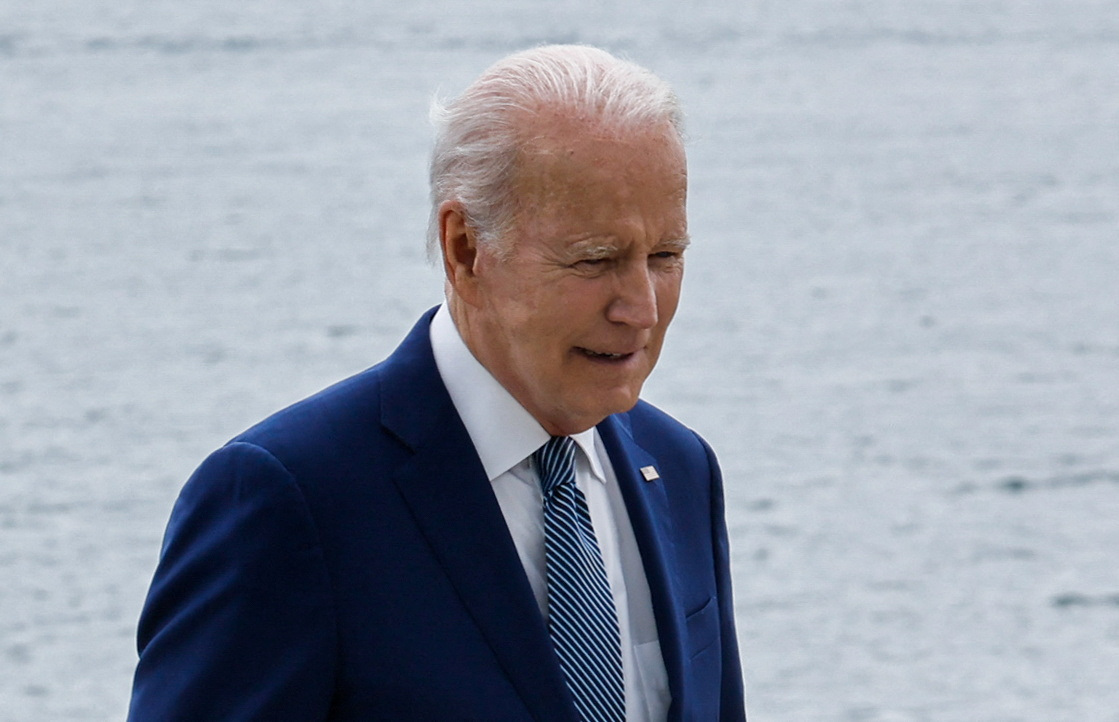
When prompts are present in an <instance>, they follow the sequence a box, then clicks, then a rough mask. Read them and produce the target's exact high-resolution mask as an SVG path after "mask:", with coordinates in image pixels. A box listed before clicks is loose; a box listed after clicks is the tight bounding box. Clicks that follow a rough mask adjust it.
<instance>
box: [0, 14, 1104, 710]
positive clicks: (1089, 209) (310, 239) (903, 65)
mask: <svg viewBox="0 0 1119 722" xmlns="http://www.w3.org/2000/svg"><path fill="white" fill-rule="evenodd" d="M546 41H547V42H555V41H561V42H586V43H593V44H598V45H602V46H604V47H606V48H608V49H610V50H613V51H615V52H618V53H621V54H624V55H627V56H629V57H631V58H633V59H634V60H636V61H638V62H640V63H642V64H645V65H647V66H648V67H650V68H652V69H653V70H655V71H656V72H657V73H659V74H660V75H662V76H663V77H665V78H666V79H668V80H669V81H671V82H672V83H673V84H674V85H675V86H676V87H677V88H678V90H679V92H680V94H681V96H682V97H683V99H684V102H685V104H686V107H687V110H688V113H689V123H690V136H691V145H690V158H691V176H692V188H691V192H692V194H691V200H690V211H691V221H692V234H693V236H694V238H695V244H694V247H693V250H692V251H690V252H689V259H688V264H689V266H688V278H687V279H686V281H685V295H684V300H683V305H682V307H681V310H680V313H679V315H678V319H677V321H676V325H675V326H674V329H673V331H672V332H671V333H670V336H669V342H668V348H667V350H666V353H665V355H664V357H663V359H662V362H661V366H660V368H659V369H658V371H657V373H656V374H655V375H654V377H653V379H652V380H651V382H650V384H649V386H648V394H647V397H648V398H650V399H651V400H653V401H654V402H656V403H659V404H660V405H662V406H663V407H665V408H666V409H668V410H669V411H671V412H672V413H674V414H675V415H676V416H678V417H679V418H681V419H682V420H684V421H685V422H687V423H689V424H690V425H692V426H693V427H694V428H696V429H697V430H699V431H700V432H701V433H703V434H704V435H705V436H707V438H708V439H709V440H711V442H712V443H713V444H714V446H715V448H716V449H717V451H718V452H719V453H720V456H721V459H722V462H723V464H724V467H725V473H726V479H727V494H728V513H729V524H730V527H731V532H732V541H733V551H734V563H735V579H736V584H737V611H738V616H739V624H740V636H741V643H742V651H743V655H744V660H745V665H746V672H747V687H748V698H749V707H750V710H751V719H752V721H753V722H814V721H817V720H819V721H824V722H831V721H836V722H839V721H843V722H858V721H864V722H876V721H877V722H907V721H922V722H948V721H953V722H977V721H991V722H994V721H998V722H1011V721H1015V722H1017V721H1024V720H1037V719H1043V720H1047V721H1048V722H1054V721H1061V720H1069V721H1076V722H1112V721H1114V720H1119V551H1117V550H1119V283H1117V278H1119V273H1117V270H1119V1H1117V0H858V1H857V0H849V1H844V0H786V1H785V2H777V1H776V0H772V1H771V0H743V1H742V2H724V1H721V0H719V1H716V0H699V1H696V2H680V1H679V0H672V1H670V0H655V1H650V2H637V0H557V1H556V2H551V3H548V4H544V3H535V2H531V1H530V0H511V1H509V2H498V1H497V0H490V1H489V2H464V3H455V4H452V3H445V2H434V1H431V0H413V1H411V2H408V3H388V2H369V3H357V2H351V1H347V0H329V1H325V2H318V3H301V2H295V1H294V0H272V1H271V2H247V3H225V2H218V1H217V0H183V1H180V2H171V1H169V0H146V1H144V2H141V1H139V0H112V2H109V0H80V1H79V0H45V1H44V0H6V2H4V3H3V4H2V5H0V261H2V268H0V719H2V720H13V721H15V720H19V721H24V720H36V721H38V720H112V719H120V718H122V717H123V715H124V711H125V709H126V706H127V696H128V691H129V685H130V677H131V673H132V667H133V665H134V662H135V648H134V628H135V620H136V617H137V614H138V612H139V609H140V605H141V603H142V601H143V596H144V593H145V590H146V587H147V584H148V582H149V579H150V575H151V573H152V570H153V569H154V565H155V562H156V555H157V553H158V548H159V542H160V538H161V534H162V530H163V526H164V524H165V522H166V519H167V515H168V512H169V511H170V507H171V504H172V502H173V500H174V498H175V495H176V493H177V491H178V489H179V487H180V485H181V484H182V483H183V482H184V480H185V479H186V477H187V476H188V475H189V473H190V472H191V471H192V470H193V468H194V467H195V465H196V464H197V463H198V462H199V461H200V460H201V459H202V458H203V457H204V456H205V454H206V453H208V452H209V451H210V450H211V449H212V448H214V447H215V446H217V445H219V444H221V443H222V442H223V441H224V440H225V439H227V438H228V437H230V436H232V435H233V434H235V433H237V432H238V431H240V430H241V429H242V428H244V427H245V426H247V425H248V424H250V423H252V422H254V421H255V420H257V419H259V418H260V417H262V416H264V415H265V414H267V413H268V412H270V411H272V410H274V409H277V408H279V407H281V406H284V405H286V404H287V403H289V402H291V401H293V400H295V399H297V398H300V397H302V396H304V395H306V394H309V393H311V392H313V391H315V390H317V389H318V388H320V387H322V386H324V385H326V384H328V383H330V382H332V381H334V380H337V379H339V378H342V377H344V376H347V375H349V374H351V373H354V372H356V371H358V370H360V369H362V368H364V367H366V366H368V365H370V364H372V363H374V362H375V361H377V360H379V359H380V358H381V357H383V356H384V355H385V354H386V353H387V352H388V351H389V350H390V349H391V348H392V347H393V346H395V344H396V343H397V342H398V340H399V339H400V338H401V337H402V336H403V334H404V333H405V332H406V331H407V329H408V328H409V327H410V326H411V324H412V323H413V321H414V319H415V318H416V316H417V315H418V314H419V313H420V312H421V311H423V310H424V309H425V308H427V307H429V306H430V305H433V304H434V303H436V302H438V300H439V298H440V296H441V283H440V280H439V277H438V274H437V273H436V272H435V271H434V270H433V269H432V268H430V267H429V266H428V265H427V263H426V261H425V258H424V253H423V250H422V247H423V242H422V236H423V232H424V225H425V221H426V213H427V208H426V187H425V175H426V156H427V152H428V145H429V139H430V135H429V129H428V126H427V123H426V111H427V106H428V102H429V99H430V97H431V95H432V94H433V93H434V92H436V91H439V90H441V91H442V92H443V93H450V94H453V93H454V92H457V91H458V90H460V89H461V88H462V87H463V86H464V85H465V84H466V83H467V82H468V81H469V80H470V79H472V78H473V77H474V76H475V75H476V74H477V73H479V72H480V71H481V70H482V69H484V68H485V67H486V66H487V65H489V64H490V63H491V62H492V61H494V60H496V59H497V58H498V57H500V56H502V55H504V54H506V53H507V52H511V51H514V50H517V49H520V48H522V47H525V46H529V45H533V44H537V43H540V42H546Z"/></svg>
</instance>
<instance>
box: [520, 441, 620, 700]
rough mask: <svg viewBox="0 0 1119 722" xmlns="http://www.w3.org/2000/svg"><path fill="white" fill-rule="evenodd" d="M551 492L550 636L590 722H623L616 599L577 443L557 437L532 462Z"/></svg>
mask: <svg viewBox="0 0 1119 722" xmlns="http://www.w3.org/2000/svg"><path fill="white" fill-rule="evenodd" d="M533 459H535V461H536V470H537V473H538V474H539V475H540V486H541V489H542V490H543V492H544V556H545V558H546V561H547V568H548V630H549V632H550V633H551V636H552V646H553V647H554V648H555V650H556V655H557V656H558V657H559V662H560V667H561V668H562V669H563V676H564V679H565V680H566V681H567V688H568V689H569V690H571V695H572V696H573V697H574V698H575V706H576V707H577V708H578V709H579V714H580V715H582V718H583V720H585V722H622V721H623V720H624V719H625V714H626V705H625V686H624V683H623V677H622V651H621V639H620V637H619V633H618V613H617V611H616V610H615V609H614V597H613V595H612V594H611V593H610V584H609V582H607V581H606V568H605V567H604V566H603V564H602V552H601V551H600V550H599V548H598V541H597V540H596V539H595V535H594V527H593V526H592V525H591V517H590V513H589V512H588V511H587V500H586V498H585V497H584V496H583V492H582V491H580V490H579V488H578V487H576V486H575V442H574V441H572V440H571V439H570V438H568V437H566V436H553V437H552V438H551V440H550V441H548V443H546V444H544V446H542V447H540V450H539V451H537V452H536V453H535V454H534V455H533Z"/></svg>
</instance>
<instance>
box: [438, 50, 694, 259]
mask: <svg viewBox="0 0 1119 722" xmlns="http://www.w3.org/2000/svg"><path fill="white" fill-rule="evenodd" d="M548 108H563V109H570V110H574V111H576V112H578V113H579V114H581V115H585V116H587V117H588V118H591V119H593V120H594V121H595V122H596V123H598V124H600V125H601V126H602V127H603V128H608V129H612V130H622V129H627V128H635V129H636V128H650V127H657V126H658V125H664V124H668V125H670V126H671V127H672V128H673V130H674V131H675V132H676V134H677V135H678V136H679V137H680V139H681V140H683V132H684V117H683V111H682V110H681V107H680V101H679V99H678V98H677V97H676V94H675V93H674V92H673V91H672V88H670V87H669V86H668V84H667V83H666V82H664V81H663V80H661V79H660V78H658V77H657V76H655V75H653V74H652V73H651V72H649V71H648V70H646V69H645V68H642V67H641V66H639V65H636V64H635V63H632V62H629V61H627V60H621V59H619V58H616V57H614V56H613V55H611V54H610V53H607V52H606V51H604V50H599V49H598V48H593V47H588V46H583V45H548V46H543V47H539V48H533V49H531V50H525V51H522V52H519V53H515V54H513V55H510V56H509V57H507V58H504V59H503V60H500V61H498V62H497V63H496V64H494V65H493V66H491V67H490V68H489V69H488V70H487V71H485V72H484V73H483V74H482V75H481V76H480V77H479V78H478V79H477V80H475V81H474V83H473V84H471V85H470V87H468V88H467V89H466V90H465V91H464V92H463V93H462V95H460V96H458V97H457V98H455V99H454V100H452V101H450V102H449V103H447V104H446V105H442V104H440V103H439V102H438V100H437V101H436V102H435V103H433V105H432V109H431V120H432V123H433V124H434V126H435V146H434V149H433V151H432V156H431V171H430V173H431V175H430V179H431V218H430V220H429V223H428V239H427V240H428V253H429V255H430V257H431V258H432V259H433V260H434V259H435V258H438V256H439V207H440V206H441V205H442V204H443V203H445V202H446V201H457V202H458V203H460V204H461V205H462V209H463V214H464V216H465V217H466V221H467V222H468V223H469V224H470V225H471V226H472V227H473V228H474V230H475V233H476V234H477V238H478V241H479V243H494V242H496V241H498V240H499V239H500V238H501V236H502V235H503V234H504V233H505V232H507V231H508V230H509V229H510V227H511V226H512V223H513V222H514V220H515V211H516V198H515V197H514V193H513V188H512V187H511V186H512V182H511V180H512V177H513V173H514V171H515V169H516V161H517V158H518V150H519V148H520V147H521V146H522V145H523V143H524V142H525V141H526V140H527V139H526V138H525V137H524V136H523V133H524V128H525V125H526V120H527V119H530V118H531V117H532V116H533V115H535V114H537V113H539V112H540V111H541V110H543V109H548Z"/></svg>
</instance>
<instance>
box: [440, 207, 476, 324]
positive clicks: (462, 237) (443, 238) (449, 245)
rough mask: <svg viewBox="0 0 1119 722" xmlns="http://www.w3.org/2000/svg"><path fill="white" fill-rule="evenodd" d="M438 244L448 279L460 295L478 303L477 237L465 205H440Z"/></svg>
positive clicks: (468, 301) (473, 302)
mask: <svg viewBox="0 0 1119 722" xmlns="http://www.w3.org/2000/svg"><path fill="white" fill-rule="evenodd" d="M439 245H440V248H441V250H442V252H443V272H444V273H445V274H446V276H447V283H448V284H450V286H451V287H452V288H453V289H454V292H455V294H456V295H457V296H458V297H459V298H461V299H462V300H464V301H466V302H467V303H469V304H471V305H476V303H475V299H477V297H478V275H477V263H478V239H477V236H476V234H475V233H474V228H473V227H472V226H471V225H470V223H469V221H467V219H466V213H465V212H464V211H463V208H462V205H461V204H460V203H458V202H456V201H446V202H444V203H443V204H442V205H441V206H439Z"/></svg>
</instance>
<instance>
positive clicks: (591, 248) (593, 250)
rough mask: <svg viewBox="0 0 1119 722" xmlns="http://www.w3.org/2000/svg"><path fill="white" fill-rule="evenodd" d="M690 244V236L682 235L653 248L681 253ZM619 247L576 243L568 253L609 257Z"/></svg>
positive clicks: (590, 242) (608, 244)
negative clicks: (668, 249)
mask: <svg viewBox="0 0 1119 722" xmlns="http://www.w3.org/2000/svg"><path fill="white" fill-rule="evenodd" d="M691 243H692V239H691V236H688V235H683V236H680V237H678V238H669V239H666V240H664V241H661V242H659V243H657V244H656V245H655V246H654V248H659V249H662V250H663V249H664V248H666V247H667V248H670V249H673V250H676V251H680V252H681V253H682V252H683V251H684V250H686V249H687V248H688V246H690V245H691ZM618 248H619V246H618V244H616V243H603V242H601V241H597V242H595V241H578V242H576V243H573V244H571V246H570V247H569V249H568V250H569V251H571V252H573V253H578V254H585V255H591V256H609V255H611V254H612V253H615V252H617V250H618Z"/></svg>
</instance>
